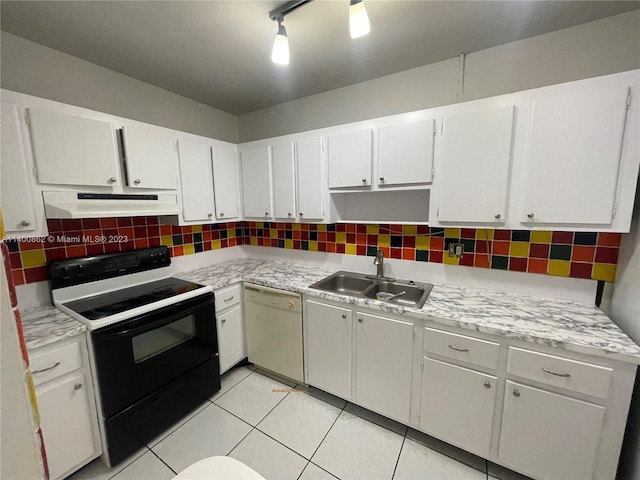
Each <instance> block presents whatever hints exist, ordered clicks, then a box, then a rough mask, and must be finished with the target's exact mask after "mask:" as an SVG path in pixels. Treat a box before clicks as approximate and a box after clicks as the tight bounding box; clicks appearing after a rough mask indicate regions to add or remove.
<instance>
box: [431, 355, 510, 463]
mask: <svg viewBox="0 0 640 480" xmlns="http://www.w3.org/2000/svg"><path fill="white" fill-rule="evenodd" d="M496 386H497V378H496V377H493V376H491V375H485V374H484V373H480V372H476V371H474V370H469V369H467V368H462V367H457V366H455V365H451V364H448V363H444V362H439V361H437V360H432V359H430V358H427V357H425V358H424V370H423V373H422V399H421V401H420V428H421V429H422V430H424V431H425V432H427V433H429V434H431V435H434V436H436V437H438V438H441V439H442V440H445V441H447V442H449V443H452V444H454V445H457V446H458V447H461V448H464V449H465V450H468V451H469V452H472V453H475V454H476V455H480V456H481V457H485V458H486V457H487V456H488V455H489V446H490V444H491V427H492V425H493V412H494V407H495V403H496Z"/></svg>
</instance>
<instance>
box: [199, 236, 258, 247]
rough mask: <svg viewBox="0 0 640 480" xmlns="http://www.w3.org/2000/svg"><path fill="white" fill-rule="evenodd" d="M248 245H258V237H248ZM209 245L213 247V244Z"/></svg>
mask: <svg viewBox="0 0 640 480" xmlns="http://www.w3.org/2000/svg"><path fill="white" fill-rule="evenodd" d="M249 244H250V245H257V244H258V237H249ZM211 245H212V246H213V242H211Z"/></svg>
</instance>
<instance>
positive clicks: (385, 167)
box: [376, 119, 435, 186]
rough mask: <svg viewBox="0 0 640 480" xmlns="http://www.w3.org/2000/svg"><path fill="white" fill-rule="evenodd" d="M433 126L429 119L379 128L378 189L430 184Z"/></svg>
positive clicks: (432, 121) (433, 122)
mask: <svg viewBox="0 0 640 480" xmlns="http://www.w3.org/2000/svg"><path fill="white" fill-rule="evenodd" d="M434 126H435V120H433V119H430V120H422V121H419V122H412V123H400V124H396V125H387V126H384V127H380V128H379V129H378V179H377V180H376V181H377V183H378V185H379V186H384V185H403V184H417V183H429V182H431V179H432V177H433V175H432V170H433V137H434Z"/></svg>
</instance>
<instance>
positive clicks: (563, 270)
mask: <svg viewBox="0 0 640 480" xmlns="http://www.w3.org/2000/svg"><path fill="white" fill-rule="evenodd" d="M570 269H571V262H570V261H568V260H549V266H548V267H547V273H548V274H549V275H557V276H559V277H568V276H569V270H570Z"/></svg>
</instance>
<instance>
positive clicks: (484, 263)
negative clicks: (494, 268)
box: [465, 253, 489, 268]
mask: <svg viewBox="0 0 640 480" xmlns="http://www.w3.org/2000/svg"><path fill="white" fill-rule="evenodd" d="M465 257H466V255H465ZM473 266H474V267H478V268H489V255H483V254H481V253H480V254H479V253H476V254H475V258H474V259H473Z"/></svg>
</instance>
